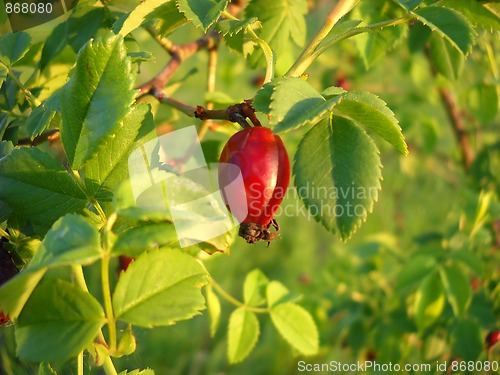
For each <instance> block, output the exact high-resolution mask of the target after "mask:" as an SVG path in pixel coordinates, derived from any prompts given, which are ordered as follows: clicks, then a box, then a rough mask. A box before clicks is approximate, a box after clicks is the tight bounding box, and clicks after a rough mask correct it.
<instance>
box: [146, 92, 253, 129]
mask: <svg viewBox="0 0 500 375" xmlns="http://www.w3.org/2000/svg"><path fill="white" fill-rule="evenodd" d="M150 93H151V94H152V95H153V96H154V97H155V98H156V99H158V100H159V101H160V103H163V104H168V105H170V106H172V107H174V108H176V109H178V110H179V111H181V112H182V113H184V114H185V115H187V116H189V117H195V118H197V119H200V120H225V121H230V122H236V123H238V124H240V125H241V126H242V127H244V128H248V127H250V124H249V123H248V122H247V120H246V119H247V118H248V119H250V121H251V122H252V123H253V125H254V126H261V124H260V122H259V120H258V119H257V117H256V116H255V109H254V108H253V107H252V100H245V101H244V102H243V103H238V104H234V105H230V106H229V107H227V108H225V109H208V108H205V107H203V106H201V105H199V106H196V107H193V106H191V105H189V104H186V103H183V102H180V101H178V100H176V99H174V98H171V97H169V96H168V95H167V94H166V93H165V92H164V91H162V90H152V91H151V92H150Z"/></svg>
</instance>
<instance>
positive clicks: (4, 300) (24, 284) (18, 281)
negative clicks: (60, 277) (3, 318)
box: [0, 268, 46, 320]
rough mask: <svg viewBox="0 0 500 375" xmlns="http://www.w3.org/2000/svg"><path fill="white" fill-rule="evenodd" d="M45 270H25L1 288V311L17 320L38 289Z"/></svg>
mask: <svg viewBox="0 0 500 375" xmlns="http://www.w3.org/2000/svg"><path fill="white" fill-rule="evenodd" d="M45 271H46V270H45V269H43V268H42V269H35V270H33V271H31V270H24V271H23V272H20V273H19V274H17V275H16V276H15V277H13V278H12V279H10V280H9V281H7V282H6V283H5V284H3V285H2V286H1V287H0V310H1V311H3V312H4V313H5V314H7V315H9V317H10V319H12V320H15V319H16V318H17V317H18V316H19V314H20V313H21V310H22V308H23V307H24V305H25V304H26V301H27V300H28V298H29V297H30V295H31V293H32V292H33V290H34V289H35V288H36V286H37V285H38V283H39V282H40V280H41V279H42V277H43V275H44V274H45Z"/></svg>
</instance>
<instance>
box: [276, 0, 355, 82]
mask: <svg viewBox="0 0 500 375" xmlns="http://www.w3.org/2000/svg"><path fill="white" fill-rule="evenodd" d="M358 2H359V0H340V1H339V2H338V3H337V5H335V7H334V8H333V9H332V11H331V12H330V14H328V16H327V17H326V20H325V22H324V23H323V26H321V28H320V29H319V31H318V32H317V33H316V35H315V36H314V38H313V39H312V40H311V41H310V42H309V45H308V46H307V47H306V48H305V49H304V51H302V53H301V54H300V56H299V58H298V59H297V61H295V63H294V64H293V65H292V67H291V68H290V69H289V70H288V72H287V73H286V75H287V76H291V77H299V76H301V75H302V74H304V72H305V71H306V69H307V68H308V67H309V65H311V63H312V61H313V60H310V56H311V55H312V54H313V53H314V51H315V50H316V48H318V46H319V45H320V43H321V42H322V41H323V40H324V39H325V38H326V36H327V35H328V34H329V33H330V31H331V30H332V29H333V27H334V26H335V24H336V23H337V22H338V21H339V20H340V19H341V18H342V17H344V16H345V15H346V14H347V13H349V12H350V11H351V10H352V8H354V7H355V6H356V4H357V3H358Z"/></svg>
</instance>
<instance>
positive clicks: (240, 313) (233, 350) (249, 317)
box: [227, 307, 259, 363]
mask: <svg viewBox="0 0 500 375" xmlns="http://www.w3.org/2000/svg"><path fill="white" fill-rule="evenodd" d="M228 332H229V337H228V343H227V347H228V349H227V356H228V359H229V362H231V363H238V362H241V361H242V360H243V359H245V357H247V356H248V354H250V352H251V351H252V349H253V348H254V346H255V344H256V343H257V339H258V338H259V321H258V320H257V317H256V316H255V313H253V312H252V311H248V310H245V309H244V308H242V307H240V308H238V309H236V310H234V311H233V312H232V314H231V317H230V318H229V327H228Z"/></svg>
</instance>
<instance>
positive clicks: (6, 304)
mask: <svg viewBox="0 0 500 375" xmlns="http://www.w3.org/2000/svg"><path fill="white" fill-rule="evenodd" d="M100 257H101V245H100V236H99V232H98V231H97V229H96V228H95V227H94V226H92V225H91V224H90V223H89V222H87V221H86V220H85V219H84V218H83V217H81V216H80V215H73V214H68V215H66V216H64V217H62V218H61V219H59V220H58V221H57V222H55V223H54V225H53V226H52V228H51V229H50V230H49V231H48V232H47V235H46V236H45V238H44V239H43V241H42V243H41V244H40V246H38V250H37V251H36V253H35V256H34V257H33V259H32V260H31V262H30V263H29V264H28V266H27V267H26V268H25V269H24V270H23V271H22V272H21V273H19V274H17V275H16V276H15V277H13V278H12V279H10V280H9V281H8V282H7V283H5V284H3V285H2V286H1V287H0V301H1V302H0V307H1V310H2V311H5V312H7V313H8V314H9V315H10V317H11V318H12V319H15V318H17V316H18V315H19V313H20V312H21V310H22V308H23V306H24V304H25V303H26V301H27V300H28V298H29V296H30V295H31V293H32V292H33V289H34V288H35V287H36V286H37V284H38V282H39V281H40V279H41V278H42V277H43V275H44V274H45V272H46V270H47V269H48V268H56V267H61V266H66V265H72V264H81V265H87V264H91V263H93V262H94V261H96V260H97V259H99V258H100Z"/></svg>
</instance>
